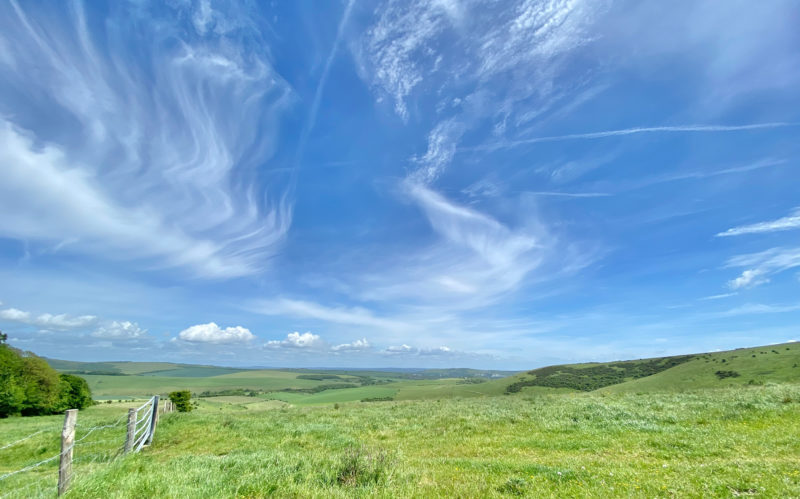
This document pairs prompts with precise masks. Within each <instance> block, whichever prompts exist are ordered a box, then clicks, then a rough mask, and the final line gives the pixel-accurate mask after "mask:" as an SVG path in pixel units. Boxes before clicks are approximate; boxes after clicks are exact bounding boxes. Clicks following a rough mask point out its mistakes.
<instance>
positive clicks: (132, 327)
mask: <svg viewBox="0 0 800 499" xmlns="http://www.w3.org/2000/svg"><path fill="white" fill-rule="evenodd" d="M146 334H147V330H146V329H142V328H140V327H139V325H138V324H136V323H135V322H130V321H111V322H109V323H107V324H102V325H100V326H98V327H97V329H95V330H94V332H92V336H94V337H95V338H112V339H133V338H141V337H143V336H144V335H146Z"/></svg>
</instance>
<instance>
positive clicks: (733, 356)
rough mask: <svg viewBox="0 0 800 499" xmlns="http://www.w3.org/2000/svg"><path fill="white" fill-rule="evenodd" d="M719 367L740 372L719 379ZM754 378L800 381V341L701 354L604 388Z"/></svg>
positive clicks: (713, 384)
mask: <svg viewBox="0 0 800 499" xmlns="http://www.w3.org/2000/svg"><path fill="white" fill-rule="evenodd" d="M723 360H724V362H723ZM717 371H734V372H737V373H739V376H737V377H729V378H724V379H720V378H719V377H718V376H716V375H715V374H714V373H716V372H717ZM751 381H752V382H757V383H764V382H786V381H788V382H800V343H786V344H782V345H770V346H765V347H757V348H742V349H738V350H730V351H726V352H715V353H709V354H701V355H698V356H697V357H696V358H694V359H692V360H690V361H689V362H686V363H685V364H681V365H679V366H676V367H673V368H671V369H667V370H666V371H663V372H660V373H658V374H654V375H653V376H648V377H646V378H641V379H637V380H633V381H629V382H626V383H622V384H620V385H613V386H609V387H607V388H604V389H603V391H608V392H626V391H642V392H647V391H654V390H692V389H697V388H719V387H724V386H735V385H745V384H748V383H751Z"/></svg>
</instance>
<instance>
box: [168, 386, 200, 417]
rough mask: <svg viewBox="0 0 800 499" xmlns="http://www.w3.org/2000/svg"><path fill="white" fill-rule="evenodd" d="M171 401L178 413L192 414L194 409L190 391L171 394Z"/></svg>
mask: <svg viewBox="0 0 800 499" xmlns="http://www.w3.org/2000/svg"><path fill="white" fill-rule="evenodd" d="M169 399H170V400H171V401H172V403H173V404H175V409H177V410H178V412H191V410H192V409H194V407H193V406H192V392H190V391H189V390H178V391H175V392H172V393H170V394H169Z"/></svg>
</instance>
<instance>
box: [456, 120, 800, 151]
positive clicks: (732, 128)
mask: <svg viewBox="0 0 800 499" xmlns="http://www.w3.org/2000/svg"><path fill="white" fill-rule="evenodd" d="M796 126H800V123H784V122H772V123H749V124H746V125H677V126H654V127H635V128H623V129H618V130H606V131H602V132H590V133H572V134H567V135H551V136H547V137H532V138H529V139H521V140H509V141H502V142H494V143H491V144H486V145H482V146H475V147H469V148H463V149H462V150H463V151H477V150H495V149H507V148H513V147H519V146H523V145H529V144H538V143H540V142H561V141H565V140H582V139H583V140H587V139H604V138H608V137H620V136H625V135H637V134H643V133H698V132H700V133H702V132H705V133H719V132H738V131H747V130H761V129H769V128H783V127H796Z"/></svg>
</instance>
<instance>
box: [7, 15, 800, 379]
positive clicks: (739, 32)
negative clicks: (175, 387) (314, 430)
mask: <svg viewBox="0 0 800 499" xmlns="http://www.w3.org/2000/svg"><path fill="white" fill-rule="evenodd" d="M0 12H1V13H2V15H0V27H2V29H0V67H2V70H1V71H0V301H2V305H0V328H1V329H2V330H3V331H5V332H7V333H9V336H10V338H11V339H10V342H11V344H13V345H15V346H17V347H20V348H23V349H29V350H32V351H34V352H36V353H38V354H40V355H46V356H51V357H59V358H66V359H75V360H112V359H114V360H163V361H176V362H193V363H197V362H202V363H213V364H224V365H243V366H331V367H335V366H354V367H366V366H372V367H382V366H398V367H401V366H405V367H408V366H417V367H439V366H467V367H479V368H501V369H502V368H507V369H524V368H531V367H535V366H539V365H544V364H548V363H555V362H567V361H588V360H611V359H618V358H635V357H645V356H655V355H666V354H679V353H688V352H696V351H707V350H715V349H726V348H736V347H742V346H752V345H759V344H766V343H773V342H784V341H790V340H794V339H798V336H800V331H798V329H797V324H798V322H799V320H800V293H798V291H800V195H798V192H800V190H799V189H798V186H797V185H798V180H800V173H798V167H800V141H799V140H798V139H800V51H798V47H800V31H799V30H797V29H796V28H797V19H798V18H800V6H798V4H797V3H796V2H793V1H780V0H770V1H766V2H760V3H758V4H754V3H753V2H746V1H733V0H731V1H708V2H696V1H678V2H671V3H670V4H669V5H667V4H665V3H663V2H634V1H628V2H626V1H619V2H610V1H606V2H604V1H594V0H592V1H579V0H574V1H567V0H564V1H558V0H551V1H509V2H472V1H457V0H437V1H434V0H431V1H415V0H408V1H388V2H372V1H348V2H310V1H302V2H273V3H271V4H267V3H266V2H250V3H247V2H243V3H241V4H240V5H229V4H228V2H214V1H209V0H200V1H188V0H185V1H182V0H175V1H171V2H165V3H164V4H162V3H160V2H148V1H127V2H125V1H121V2H111V3H109V4H103V3H100V2H92V3H86V4H83V3H80V2H50V3H46V2H15V1H5V2H3V3H2V5H0Z"/></svg>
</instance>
